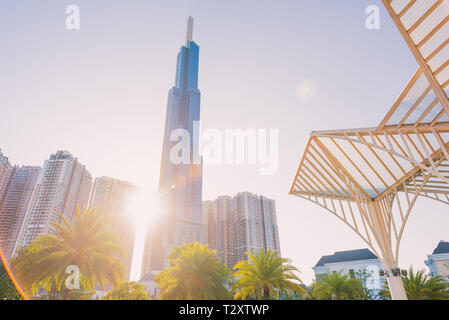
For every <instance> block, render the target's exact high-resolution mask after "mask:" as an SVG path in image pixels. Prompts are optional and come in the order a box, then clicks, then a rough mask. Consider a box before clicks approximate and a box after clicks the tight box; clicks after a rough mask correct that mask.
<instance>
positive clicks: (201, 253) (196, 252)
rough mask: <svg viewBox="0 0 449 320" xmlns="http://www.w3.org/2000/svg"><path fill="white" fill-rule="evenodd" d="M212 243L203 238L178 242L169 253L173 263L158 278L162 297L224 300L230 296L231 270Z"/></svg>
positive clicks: (170, 261)
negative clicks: (221, 261) (210, 245)
mask: <svg viewBox="0 0 449 320" xmlns="http://www.w3.org/2000/svg"><path fill="white" fill-rule="evenodd" d="M215 254H216V251H214V250H210V249H209V247H208V245H202V244H201V243H199V242H193V243H188V244H184V245H182V246H180V247H177V246H175V247H174V248H173V249H172V251H171V252H170V254H169V255H168V257H167V259H168V264H169V266H168V267H167V268H166V269H164V270H162V271H161V272H159V273H158V274H157V276H156V278H155V282H156V283H157V284H158V287H159V289H160V293H159V298H160V299H170V300H183V299H184V300H221V299H228V298H230V294H229V289H228V287H229V283H230V271H229V269H228V268H227V267H226V266H225V265H223V264H222V263H220V259H219V258H218V257H217V256H216V255H215Z"/></svg>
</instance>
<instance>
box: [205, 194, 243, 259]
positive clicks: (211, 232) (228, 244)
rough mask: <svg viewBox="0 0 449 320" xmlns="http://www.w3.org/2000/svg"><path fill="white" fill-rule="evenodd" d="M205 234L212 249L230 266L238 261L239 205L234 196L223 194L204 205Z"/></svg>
mask: <svg viewBox="0 0 449 320" xmlns="http://www.w3.org/2000/svg"><path fill="white" fill-rule="evenodd" d="M202 210H203V222H204V235H205V240H206V243H207V244H208V245H209V248H210V249H213V250H216V251H217V256H218V257H219V258H220V260H221V261H222V262H223V263H224V264H226V265H227V266H228V267H229V268H232V267H233V266H234V265H235V264H236V263H237V262H238V260H237V252H236V249H237V245H238V228H237V219H238V215H237V207H236V202H235V201H234V199H233V198H232V197H229V196H221V197H218V198H217V199H215V200H214V201H204V202H203V205H202Z"/></svg>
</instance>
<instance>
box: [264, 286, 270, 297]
mask: <svg viewBox="0 0 449 320" xmlns="http://www.w3.org/2000/svg"><path fill="white" fill-rule="evenodd" d="M263 299H264V300H270V289H268V287H267V286H265V287H264V288H263Z"/></svg>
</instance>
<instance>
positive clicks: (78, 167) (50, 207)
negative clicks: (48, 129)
mask: <svg viewBox="0 0 449 320" xmlns="http://www.w3.org/2000/svg"><path fill="white" fill-rule="evenodd" d="M91 185H92V178H91V175H90V173H89V172H88V171H87V170H86V167H85V166H83V165H82V164H81V163H79V162H78V159H77V158H75V157H73V156H72V155H71V154H70V153H69V152H68V151H58V152H57V153H55V154H52V155H51V156H50V159H48V160H45V162H44V167H43V170H42V172H41V174H40V175H39V177H38V180H37V183H36V187H35V188H34V192H33V196H32V199H31V202H30V205H29V206H28V209H27V212H26V215H25V219H24V222H23V223H22V227H21V230H20V233H19V238H18V241H17V242H16V247H15V249H14V250H17V249H18V248H20V247H24V246H27V245H28V244H29V243H30V242H31V241H33V239H34V238H36V237H37V236H38V235H40V234H46V233H52V232H53V228H52V223H53V222H57V221H59V220H60V219H59V215H58V214H62V215H63V216H64V217H65V218H66V219H68V220H69V221H73V217H74V215H75V210H76V207H79V208H80V209H81V210H84V209H86V208H87V205H88V201H89V194H90V189H91Z"/></svg>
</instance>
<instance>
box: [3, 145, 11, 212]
mask: <svg viewBox="0 0 449 320" xmlns="http://www.w3.org/2000/svg"><path fill="white" fill-rule="evenodd" d="M11 170H12V165H11V163H9V160H8V158H7V157H6V156H5V155H4V154H3V153H2V150H1V149H0V187H1V186H3V184H4V183H5V181H6V179H7V177H8V175H9V174H10V173H11ZM0 201H1V200H0ZM0 206H1V203H0Z"/></svg>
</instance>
